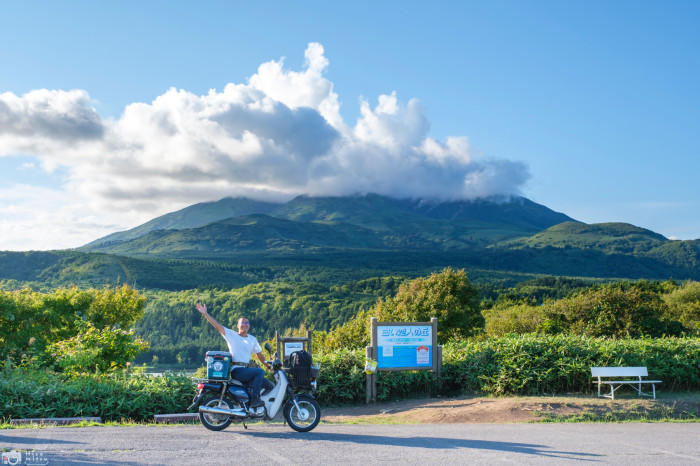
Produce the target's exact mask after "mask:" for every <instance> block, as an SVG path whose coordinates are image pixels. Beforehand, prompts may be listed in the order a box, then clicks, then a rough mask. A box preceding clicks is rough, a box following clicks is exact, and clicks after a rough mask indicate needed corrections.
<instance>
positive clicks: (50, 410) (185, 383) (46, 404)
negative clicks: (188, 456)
mask: <svg viewBox="0 0 700 466" xmlns="http://www.w3.org/2000/svg"><path fill="white" fill-rule="evenodd" d="M0 375H1V376H2V377H1V378H0V400H2V401H0V418H6V419H7V418H15V419H17V418H32V417H85V416H100V417H101V418H102V420H104V421H118V420H121V419H132V420H135V421H146V420H153V415H154V414H165V413H181V412H184V411H185V410H186V409H187V406H189V404H190V403H191V401H192V397H193V396H194V391H195V388H194V385H193V383H192V381H191V380H190V379H189V378H188V377H184V376H177V375H168V374H166V375H163V376H162V377H153V376H147V375H143V374H129V373H127V372H114V373H110V374H101V375H96V374H83V375H79V376H78V375H67V374H57V373H52V372H47V371H43V370H28V369H24V368H15V369H5V370H3V371H2V372H0Z"/></svg>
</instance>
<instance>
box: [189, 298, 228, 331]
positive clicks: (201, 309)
mask: <svg viewBox="0 0 700 466" xmlns="http://www.w3.org/2000/svg"><path fill="white" fill-rule="evenodd" d="M195 307H196V308H197V310H198V311H199V312H200V313H201V314H202V315H203V316H204V318H205V319H207V320H208V321H209V323H210V324H211V325H212V326H213V327H214V328H215V329H216V330H218V331H219V333H220V334H221V335H225V334H226V329H225V328H224V326H223V325H221V324H220V323H218V322H217V321H216V319H214V318H213V317H212V316H210V315H209V313H208V312H207V305H206V304H201V303H197V304H196V305H195Z"/></svg>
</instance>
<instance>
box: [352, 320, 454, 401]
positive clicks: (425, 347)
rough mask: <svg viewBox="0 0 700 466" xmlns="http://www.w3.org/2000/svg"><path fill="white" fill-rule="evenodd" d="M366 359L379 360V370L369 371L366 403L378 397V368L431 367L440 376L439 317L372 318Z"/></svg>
mask: <svg viewBox="0 0 700 466" xmlns="http://www.w3.org/2000/svg"><path fill="white" fill-rule="evenodd" d="M370 332H371V333H370V335H371V342H370V346H368V347H367V348H366V349H365V356H366V358H367V359H372V360H374V361H377V370H376V372H374V373H373V374H367V377H366V383H367V396H366V401H367V403H370V402H375V401H377V374H378V372H379V371H414V370H430V371H433V374H434V376H435V377H436V378H437V377H439V376H440V367H441V366H442V347H440V346H438V344H437V317H433V318H431V319H430V322H378V321H377V318H376V317H372V318H371V319H370Z"/></svg>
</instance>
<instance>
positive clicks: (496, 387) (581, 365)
mask: <svg viewBox="0 0 700 466" xmlns="http://www.w3.org/2000/svg"><path fill="white" fill-rule="evenodd" d="M315 361H318V362H321V364H322V367H321V378H320V380H319V383H320V387H319V388H320V392H319V398H320V400H321V401H322V402H323V403H329V404H339V403H348V402H359V401H361V400H364V397H365V377H364V374H363V372H362V369H363V364H364V351H362V350H355V351H348V350H346V351H339V352H335V353H333V354H326V355H317V356H315ZM698 361H700V339H698V338H658V339H650V338H645V339H606V338H592V337H585V336H575V335H556V336H548V335H544V336H538V335H532V334H531V335H522V336H505V337H499V338H490V339H473V340H467V341H458V342H450V343H448V344H446V345H444V346H443V366H442V371H441V376H440V380H439V381H438V382H437V383H436V384H433V382H432V376H431V374H430V372H428V371H420V372H418V371H416V372H380V373H379V376H378V387H377V398H378V400H380V401H382V400H391V399H396V398H402V397H407V396H412V395H417V394H431V393H432V394H440V395H462V394H474V393H480V394H489V395H543V394H554V393H592V391H593V388H594V385H593V384H592V378H591V371H590V368H591V367H593V366H647V368H648V369H649V374H650V376H651V377H653V378H654V379H660V380H663V384H661V385H660V390H662V391H679V390H700V369H699V368H698V363H697V362H698Z"/></svg>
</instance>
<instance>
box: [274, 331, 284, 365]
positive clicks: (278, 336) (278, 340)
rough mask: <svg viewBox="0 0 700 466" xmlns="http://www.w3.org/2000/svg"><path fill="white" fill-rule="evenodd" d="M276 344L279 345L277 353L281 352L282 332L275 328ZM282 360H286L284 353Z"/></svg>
mask: <svg viewBox="0 0 700 466" xmlns="http://www.w3.org/2000/svg"><path fill="white" fill-rule="evenodd" d="M275 344H276V345H277V354H278V355H279V354H280V334H279V332H278V331H277V330H275ZM281 357H282V360H283V361H284V355H282V356H281Z"/></svg>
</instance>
